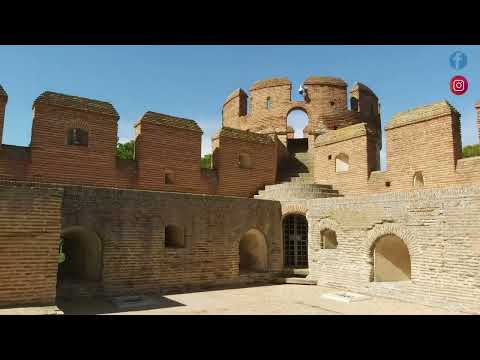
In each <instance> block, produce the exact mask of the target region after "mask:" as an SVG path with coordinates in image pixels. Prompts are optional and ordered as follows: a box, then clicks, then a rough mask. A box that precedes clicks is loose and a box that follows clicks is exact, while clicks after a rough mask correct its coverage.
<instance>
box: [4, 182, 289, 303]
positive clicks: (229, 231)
mask: <svg viewBox="0 0 480 360" xmlns="http://www.w3.org/2000/svg"><path fill="white" fill-rule="evenodd" d="M280 217H281V212H280V204H279V203H278V202H273V201H265V200H251V199H240V198H228V197H219V196H202V195H190V194H175V193H166V192H152V191H138V190H114V189H101V188H93V187H65V188H63V189H62V188H58V189H57V188H49V185H38V186H37V185H31V184H28V183H24V184H20V183H9V182H2V183H1V186H0V220H1V221H0V227H1V229H0V284H1V285H2V286H1V287H0V306H7V305H19V304H52V303H54V300H55V295H56V277H57V266H58V264H57V261H58V246H59V240H60V235H61V231H63V230H65V229H68V228H70V227H72V226H76V227H78V226H80V227H83V228H85V229H86V230H89V231H93V232H95V233H96V234H97V235H98V236H99V237H100V239H101V242H102V249H103V254H102V269H103V270H102V276H101V282H100V283H99V284H98V285H97V286H98V288H100V289H101V290H102V292H103V293H104V294H106V295H108V294H111V295H113V294H128V293H145V292H153V293H154V292H159V291H178V290H186V289H189V288H201V287H205V286H212V285H222V284H224V285H227V284H228V285H234V284H237V285H239V284H244V283H248V282H252V281H257V282H258V281H270V280H271V279H272V276H274V274H278V273H279V272H280V271H281V270H282V266H283V265H282V261H281V259H282V258H283V256H282V246H281V241H280V239H281V227H280ZM167 225H176V226H179V227H181V228H183V229H184V233H185V240H186V241H185V242H186V246H185V248H166V247H165V237H164V234H165V227H166V226H167ZM251 229H257V230H259V231H260V232H262V233H263V234H264V236H265V239H266V242H267V248H268V255H267V258H268V272H267V273H251V274H243V273H242V274H240V273H239V242H240V239H241V237H242V236H243V234H245V233H246V232H247V231H248V230H251Z"/></svg>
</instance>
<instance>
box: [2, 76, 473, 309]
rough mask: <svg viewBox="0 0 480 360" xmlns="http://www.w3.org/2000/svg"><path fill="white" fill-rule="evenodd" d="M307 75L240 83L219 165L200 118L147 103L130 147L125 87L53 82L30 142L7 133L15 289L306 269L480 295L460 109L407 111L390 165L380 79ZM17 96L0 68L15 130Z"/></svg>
mask: <svg viewBox="0 0 480 360" xmlns="http://www.w3.org/2000/svg"><path fill="white" fill-rule="evenodd" d="M303 88H304V90H303V98H304V99H303V100H302V101H292V96H291V91H292V86H291V82H290V81H289V80H288V79H286V78H275V79H268V80H262V81H257V82H256V83H255V84H253V86H252V87H251V88H250V92H249V94H247V93H246V92H245V91H244V90H242V89H238V90H235V91H234V92H232V94H231V95H230V96H228V98H227V99H226V100H225V102H224V104H223V112H222V127H221V129H220V131H219V132H218V133H217V134H216V135H215V136H214V137H213V138H212V167H211V169H202V168H200V157H201V137H202V130H201V128H200V127H199V126H198V125H197V123H196V122H195V121H193V120H189V119H183V118H179V117H175V116H171V115H164V114H161V113H157V112H151V111H149V112H147V113H145V114H144V115H143V116H142V117H141V119H140V120H138V121H137V122H136V123H135V125H134V129H135V139H134V140H135V152H134V159H132V160H121V159H118V158H117V155H116V146H117V122H118V119H119V115H118V113H117V111H116V110H115V108H114V106H113V105H112V104H110V103H108V102H103V101H98V100H91V99H87V98H81V97H77V96H70V95H64V94H58V93H54V92H44V93H43V94H41V95H40V96H39V97H38V98H37V99H36V100H35V101H34V103H33V121H32V135H31V145H30V146H29V147H21V146H12V145H5V144H2V145H1V149H0V181H1V182H0V211H1V217H0V220H1V223H0V269H1V271H0V285H1V286H0V306H12V305H22V304H23V305H24V304H53V303H55V299H56V297H58V296H92V295H95V294H96V295H99V294H100V295H117V294H136V293H148V292H152V293H158V292H173V291H188V290H193V289H201V288H206V287H210V286H238V285H241V284H248V283H252V284H256V283H270V282H278V281H280V282H281V281H287V282H288V281H290V282H294V283H295V282H298V283H302V282H306V283H312V284H323V285H328V286H333V287H337V288H342V289H349V290H352V291H358V292H362V293H367V294H376V295H381V296H386V297H391V298H397V299H402V300H408V301H412V302H418V303H423V304H428V305H435V306H441V307H445V308H451V309H455V310H463V311H468V312H474V313H480V307H479V304H480V302H479V301H478V300H479V299H480V270H479V269H480V238H479V236H478V234H479V233H480V225H478V218H479V216H480V184H479V182H480V157H473V158H468V159H463V158H462V145H461V126H460V114H459V113H458V111H457V110H455V108H454V107H453V106H452V105H451V104H449V103H448V102H446V101H439V102H436V103H434V104H430V105H426V106H423V107H420V108H416V109H412V110H408V111H405V112H402V113H399V114H396V115H395V116H393V118H392V119H390V120H389V121H388V123H387V126H386V127H385V136H386V153H387V167H386V170H385V171H380V170H379V167H380V150H381V147H382V128H381V117H380V105H379V101H378V98H377V96H376V95H375V93H374V92H373V91H372V90H371V89H369V88H368V87H367V86H365V85H363V84H361V83H357V84H355V85H353V87H352V89H351V91H350V100H349V99H348V98H349V96H348V84H346V83H345V82H344V81H343V80H341V79H338V78H333V77H309V78H308V79H306V80H305V81H304V84H303ZM7 101H8V96H7V93H6V92H5V90H4V89H3V88H2V87H1V86H0V140H1V138H2V133H3V124H4V117H5V108H6V106H7ZM476 108H477V114H478V124H479V127H480V103H477V104H476ZM293 110H302V111H304V112H305V113H306V114H307V116H308V119H309V121H308V124H307V126H306V127H305V128H304V129H303V133H304V137H303V138H300V139H295V138H294V130H293V129H292V128H291V127H290V126H289V125H288V123H287V117H288V115H289V113H290V112H291V111H293ZM59 247H60V249H59ZM59 252H60V253H63V254H64V255H65V261H62V262H59Z"/></svg>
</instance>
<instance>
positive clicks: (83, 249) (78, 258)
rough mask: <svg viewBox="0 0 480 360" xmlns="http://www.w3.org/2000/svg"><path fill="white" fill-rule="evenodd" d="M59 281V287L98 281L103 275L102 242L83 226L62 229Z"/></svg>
mask: <svg viewBox="0 0 480 360" xmlns="http://www.w3.org/2000/svg"><path fill="white" fill-rule="evenodd" d="M60 252H61V254H62V253H63V256H61V259H60V260H59V261H60V262H59V265H58V274H57V283H58V287H59V288H65V287H70V286H72V285H73V284H82V283H91V282H98V281H100V280H101V276H102V242H101V240H100V238H99V237H98V235H97V234H96V233H95V232H93V231H91V230H88V229H86V228H85V227H83V226H72V227H69V228H66V229H65V230H63V231H62V234H61V241H60Z"/></svg>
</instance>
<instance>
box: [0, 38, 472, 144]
mask: <svg viewBox="0 0 480 360" xmlns="http://www.w3.org/2000/svg"><path fill="white" fill-rule="evenodd" d="M456 50H461V51H463V52H465V53H466V54H467V56H468V65H467V67H466V68H464V69H463V70H461V71H455V70H454V69H452V68H451V67H450V65H449V56H450V54H451V53H453V52H454V51H456ZM479 60H480V46H293V45H292V46H223V45H222V46H0V63H1V66H0V84H1V85H2V86H3V87H4V88H5V90H6V91H7V92H8V94H9V102H8V105H7V112H6V118H5V130H4V141H3V142H4V143H5V144H14V145H28V144H29V142H30V132H31V121H32V109H31V107H32V102H33V101H34V99H35V98H36V97H37V96H38V95H39V94H40V93H41V92H43V91H45V90H51V91H56V92H62V93H66V94H71V95H78V96H83V97H89V98H94V99H99V100H105V101H109V102H111V103H112V104H113V105H114V106H115V107H116V109H117V111H118V112H119V114H120V121H119V133H118V136H119V137H120V138H121V139H131V138H133V127H132V125H133V123H134V122H135V121H136V120H138V119H139V118H140V117H141V116H142V114H143V113H144V112H146V111H148V110H151V111H157V112H161V113H166V114H171V115H176V116H180V117H186V118H190V119H193V120H196V121H197V122H198V123H199V125H200V126H201V127H202V129H203V130H204V135H203V145H202V153H208V152H209V150H210V137H211V135H212V134H213V133H214V132H215V131H216V130H218V128H219V127H220V126H221V111H222V104H223V101H224V99H225V98H226V97H227V96H228V95H229V94H230V92H231V91H233V90H234V89H236V88H239V87H241V88H243V89H245V90H248V89H249V87H250V86H251V84H252V83H253V82H254V81H256V80H260V79H265V78H269V77H277V76H287V77H288V78H289V79H290V80H291V81H292V82H293V90H294V91H295V92H294V94H293V96H294V97H297V94H296V90H297V89H298V87H299V86H300V84H301V83H302V81H303V80H304V79H305V78H307V77H308V76H310V75H317V76H322V75H325V76H338V77H341V78H343V79H344V80H345V81H346V82H347V83H348V84H349V87H351V86H352V85H353V83H354V82H356V81H360V82H362V83H364V84H366V85H367V86H369V87H370V88H371V89H372V90H373V91H375V93H376V94H377V96H378V97H379V99H380V102H381V106H382V107H381V109H382V113H381V115H382V122H383V126H384V125H385V124H386V123H387V122H388V120H389V119H390V118H391V116H392V115H393V114H394V113H396V112H399V111H403V110H406V109H408V108H412V107H416V106H420V105H424V104H428V103H431V102H434V101H438V100H441V99H446V100H448V101H449V102H450V103H451V104H452V105H454V106H455V107H456V108H457V109H458V110H459V111H460V112H461V114H462V141H463V145H467V144H473V143H476V142H477V130H476V126H475V119H476V117H475V108H474V103H475V101H477V100H480V61H479ZM455 74H460V75H464V76H466V77H467V79H468V80H469V82H470V86H469V90H468V92H467V93H466V94H465V95H462V96H455V95H453V94H451V93H450V90H449V80H450V78H451V77H452V76H453V75H455ZM292 121H293V120H292ZM294 127H295V125H294ZM384 150H385V147H384Z"/></svg>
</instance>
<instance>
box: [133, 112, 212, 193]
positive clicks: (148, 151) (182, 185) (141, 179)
mask: <svg viewBox="0 0 480 360" xmlns="http://www.w3.org/2000/svg"><path fill="white" fill-rule="evenodd" d="M137 130H138V134H139V135H138V136H137V137H136V140H135V159H136V161H137V166H138V178H137V182H136V186H135V187H136V188H138V189H149V190H163V191H177V192H189V193H201V192H203V191H206V189H203V186H202V183H201V179H200V153H201V143H202V134H201V133H200V132H195V131H191V130H186V129H180V128H175V127H171V126H162V125H160V124H158V123H156V122H150V121H144V120H142V121H141V122H140V123H139V124H138V125H137ZM166 171H173V174H174V184H165V181H164V180H165V172H166ZM202 190H203V191H202Z"/></svg>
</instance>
